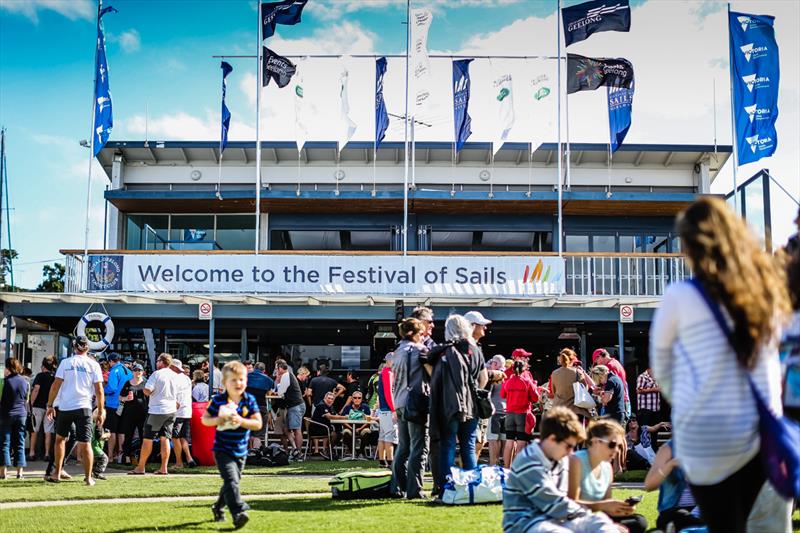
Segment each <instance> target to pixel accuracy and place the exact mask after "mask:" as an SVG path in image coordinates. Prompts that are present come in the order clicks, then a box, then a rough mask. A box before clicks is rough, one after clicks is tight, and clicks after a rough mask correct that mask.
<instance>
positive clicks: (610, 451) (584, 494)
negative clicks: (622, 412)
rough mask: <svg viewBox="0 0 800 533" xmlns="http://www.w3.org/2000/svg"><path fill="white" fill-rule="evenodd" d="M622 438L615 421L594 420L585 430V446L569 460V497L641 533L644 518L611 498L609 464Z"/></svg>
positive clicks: (630, 507)
mask: <svg viewBox="0 0 800 533" xmlns="http://www.w3.org/2000/svg"><path fill="white" fill-rule="evenodd" d="M624 439H625V436H624V432H623V430H622V426H620V425H619V424H618V423H617V422H616V421H614V420H607V419H601V420H595V421H593V422H592V423H591V424H589V428H588V430H587V440H588V445H587V447H586V448H585V449H583V450H580V451H579V452H576V453H575V454H574V455H573V456H572V457H570V460H569V490H568V491H567V494H568V495H569V497H570V498H572V499H573V500H575V501H576V502H578V503H580V504H581V505H583V506H585V507H588V508H589V509H591V510H592V511H603V512H604V513H606V514H607V515H609V516H610V517H611V519H612V520H613V521H614V522H617V523H618V524H622V525H623V526H625V527H626V528H627V529H628V531H630V533H644V531H645V530H646V529H647V519H646V518H645V517H644V516H642V515H640V514H634V513H633V511H634V508H633V505H631V504H629V503H627V502H624V501H621V500H615V499H612V497H611V482H612V481H614V474H613V472H612V469H611V461H612V460H613V459H614V457H616V455H617V449H618V448H619V447H620V446H622V443H623V442H624Z"/></svg>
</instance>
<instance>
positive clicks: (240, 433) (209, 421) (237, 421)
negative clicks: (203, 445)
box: [203, 361, 262, 529]
mask: <svg viewBox="0 0 800 533" xmlns="http://www.w3.org/2000/svg"><path fill="white" fill-rule="evenodd" d="M222 386H223V387H225V390H224V391H223V392H221V393H219V394H216V395H214V396H213V397H212V398H211V401H210V402H209V403H208V407H207V408H206V412H205V413H204V414H203V424H204V425H206V426H216V428H217V431H216V434H215V436H214V448H213V451H214V458H215V459H216V461H217V468H218V469H219V474H220V476H221V477H222V488H221V489H220V492H219V499H218V500H217V502H216V503H215V504H214V505H212V506H211V511H212V513H213V514H214V520H215V521H217V522H223V521H225V514H224V512H223V509H224V507H225V506H226V505H227V506H228V510H229V511H230V512H231V516H232V517H233V525H234V527H235V528H236V529H239V528H241V527H243V526H244V525H245V524H246V523H247V521H248V520H249V517H248V516H247V510H248V509H249V507H248V505H247V504H246V503H245V502H243V501H242V497H241V494H240V493H239V481H240V480H241V478H242V471H243V470H244V464H245V459H246V458H247V441H248V438H249V437H250V431H258V430H259V429H261V424H262V420H261V413H260V412H259V410H258V404H257V403H256V399H255V398H254V397H253V396H252V395H251V394H248V393H247V392H245V389H246V388H247V368H246V367H245V366H244V365H243V364H242V363H240V362H239V361H231V362H230V363H228V364H226V365H225V367H224V368H223V369H222Z"/></svg>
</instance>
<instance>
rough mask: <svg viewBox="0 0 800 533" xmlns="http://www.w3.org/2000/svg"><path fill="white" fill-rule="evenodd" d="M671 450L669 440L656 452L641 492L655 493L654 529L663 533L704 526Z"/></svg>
mask: <svg viewBox="0 0 800 533" xmlns="http://www.w3.org/2000/svg"><path fill="white" fill-rule="evenodd" d="M673 448H674V444H673V442H672V440H668V441H667V442H666V443H664V444H663V445H662V446H661V448H659V449H658V453H657V454H656V458H655V461H653V466H651V467H650V471H649V472H647V477H646V478H644V490H647V491H653V490H656V489H658V518H657V519H656V527H658V529H662V530H665V531H668V530H669V528H670V524H671V525H672V528H674V529H673V531H681V530H682V529H684V528H687V527H691V526H702V525H705V523H704V522H703V520H702V519H701V518H700V510H699V508H698V507H697V502H695V501H694V496H692V491H691V489H690V488H689V482H688V481H686V476H685V475H684V473H683V470H681V467H680V464H679V463H678V459H677V458H675V457H674V454H673V453H672V450H673Z"/></svg>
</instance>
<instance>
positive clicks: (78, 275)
mask: <svg viewBox="0 0 800 533" xmlns="http://www.w3.org/2000/svg"><path fill="white" fill-rule="evenodd" d="M84 281H85V280H84V274H83V256H82V255H75V254H67V255H65V256H64V292H80V291H81V289H83V286H84V285H85V283H83V282H84Z"/></svg>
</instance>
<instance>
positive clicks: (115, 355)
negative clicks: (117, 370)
mask: <svg viewBox="0 0 800 533" xmlns="http://www.w3.org/2000/svg"><path fill="white" fill-rule="evenodd" d="M121 358H122V356H121V355H120V354H118V353H117V352H111V353H110V354H108V356H107V357H106V359H108V360H109V361H110V362H112V363H116V362H117V361H119V360H120V359H121Z"/></svg>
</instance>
